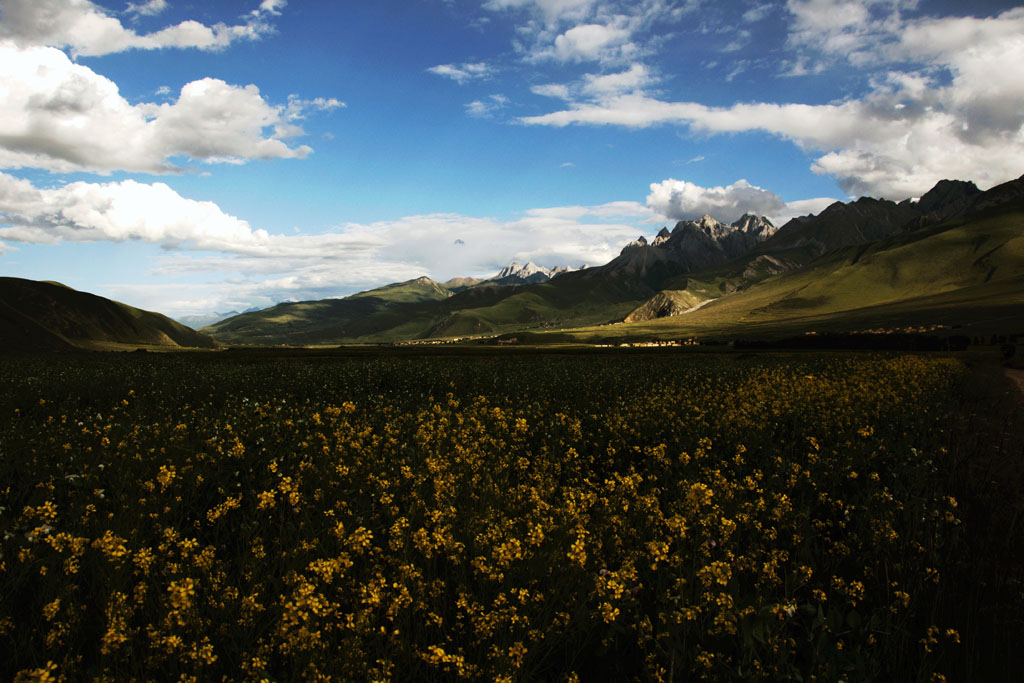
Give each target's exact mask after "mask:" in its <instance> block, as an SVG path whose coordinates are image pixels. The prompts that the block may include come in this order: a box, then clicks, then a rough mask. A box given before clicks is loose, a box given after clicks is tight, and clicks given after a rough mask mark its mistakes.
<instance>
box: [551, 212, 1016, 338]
mask: <svg viewBox="0 0 1024 683" xmlns="http://www.w3.org/2000/svg"><path fill="white" fill-rule="evenodd" d="M1022 226H1024V210H1022V209H1021V208H1020V207H1017V208H1015V209H1014V210H1011V211H1003V212H998V213H994V214H989V215H981V216H977V217H975V218H973V219H971V220H969V221H959V222H954V223H951V224H945V225H942V226H937V227H933V228H930V229H926V230H922V231H918V232H915V233H910V234H907V235H901V236H898V237H894V238H890V239H888V240H883V241H881V242H876V243H873V244H870V245H865V246H858V247H847V248H843V249H839V250H836V251H834V252H831V253H829V254H826V255H825V256H823V257H822V258H820V259H818V260H816V261H814V262H812V263H811V264H809V265H808V267H807V268H805V269H802V270H798V271H793V272H790V273H785V274H783V275H780V276H776V277H773V278H770V279H768V280H765V281H764V282H762V283H760V284H758V285H755V286H752V287H750V288H748V289H745V290H743V291H740V292H737V293H735V294H732V295H728V296H725V297H722V298H721V299H720V300H718V301H715V302H713V303H710V304H708V305H707V306H704V307H702V308H701V309H699V310H697V311H694V312H692V313H689V314H686V315H684V316H677V317H673V318H664V319H660V320H654V321H647V322H642V323H630V324H622V325H616V326H613V327H602V328H600V329H595V328H591V329H580V330H575V331H573V332H572V333H571V334H570V335H569V336H570V337H571V338H573V339H586V338H594V337H616V338H629V337H660V338H678V337H685V336H691V335H698V336H703V335H727V336H764V335H767V336H773V335H788V334H794V333H801V332H804V331H809V330H818V331H850V330H857V329H864V328H874V327H879V326H883V327H884V326H900V327H904V326H907V325H920V324H933V323H941V324H947V325H954V324H967V325H974V326H980V328H988V327H991V328H994V329H1009V328H1011V327H1015V326H1016V327H1022V328H1024V227H1022ZM1018 321H1022V322H1018ZM1022 331H1024V330H1022Z"/></svg>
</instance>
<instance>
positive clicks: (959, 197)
mask: <svg viewBox="0 0 1024 683" xmlns="http://www.w3.org/2000/svg"><path fill="white" fill-rule="evenodd" d="M979 194H981V190H979V189H978V186H977V185H975V184H974V183H972V182H969V181H963V180H940V181H939V182H938V183H936V185H935V187H933V188H932V189H930V190H928V191H927V192H926V193H924V195H922V196H921V198H920V199H919V200H918V201H917V208H918V210H919V211H921V212H922V213H931V212H932V211H938V210H940V209H943V208H945V207H947V206H949V205H951V204H954V203H966V202H967V201H970V200H971V199H973V198H974V197H976V196H978V195H979Z"/></svg>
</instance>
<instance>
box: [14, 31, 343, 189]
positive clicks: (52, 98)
mask: <svg viewBox="0 0 1024 683" xmlns="http://www.w3.org/2000/svg"><path fill="white" fill-rule="evenodd" d="M0 63H2V64H3V65H4V69H3V70H0V92H3V93H4V96H3V97H2V98H0V168H19V167H34V168H43V169H47V170H50V171H56V172H72V171H96V172H101V173H102V172H108V171H113V170H119V169H120V170H126V171H140V172H146V173H164V172H173V171H176V170H178V169H179V166H178V164H177V163H176V162H175V161H173V158H174V157H182V156H184V157H188V158H191V159H194V160H199V161H211V162H215V161H234V162H237V161H244V160H249V159H275V158H279V159H286V158H302V157H304V156H306V155H308V154H309V153H310V152H311V151H312V150H311V149H310V148H309V147H307V146H305V145H301V146H298V147H291V146H289V145H288V143H287V142H286V141H285V140H286V139H288V138H290V137H293V136H296V135H300V134H301V133H302V130H301V129H300V128H298V127H297V126H296V125H294V123H291V122H293V121H295V120H296V119H298V118H301V116H302V113H303V112H304V111H307V110H310V109H312V110H329V109H333V108H336V107H340V106H343V103H341V102H339V101H338V100H335V99H316V100H308V101H307V100H299V99H295V98H293V99H292V100H290V101H289V103H288V105H284V106H282V105H273V104H271V103H269V102H267V101H266V100H265V99H264V98H263V97H262V95H261V94H260V92H259V89H258V88H257V87H256V86H254V85H248V86H235V85H230V84H228V83H225V82H224V81H221V80H218V79H213V78H204V79H201V80H198V81H193V82H191V83H188V84H186V85H185V86H184V87H182V89H181V91H180V93H179V94H178V97H177V100H176V101H173V102H167V103H163V104H152V103H141V104H130V103H129V102H128V101H127V100H125V99H124V97H122V96H121V94H120V93H119V91H118V88H117V85H115V84H114V83H113V82H112V81H110V80H109V79H107V78H105V77H103V76H101V75H99V74H97V73H95V72H94V71H92V70H91V69H89V68H88V67H86V66H83V65H80V64H75V63H73V62H72V61H71V60H70V59H68V57H67V55H65V54H64V53H63V52H62V51H60V50H57V49H55V48H48V47H32V48H18V47H15V46H14V45H11V44H10V43H6V44H4V43H0Z"/></svg>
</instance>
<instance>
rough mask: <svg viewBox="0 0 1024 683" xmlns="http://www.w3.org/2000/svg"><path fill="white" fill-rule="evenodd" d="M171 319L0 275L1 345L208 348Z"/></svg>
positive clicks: (207, 343) (201, 337) (204, 341)
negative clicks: (0, 276)
mask: <svg viewBox="0 0 1024 683" xmlns="http://www.w3.org/2000/svg"><path fill="white" fill-rule="evenodd" d="M213 345H214V342H213V340H212V339H210V338H209V337H207V336H206V335H202V334H199V333H197V332H196V331H194V330H192V329H190V328H188V327H186V326H184V325H182V324H181V323H178V322H175V321H174V320H171V319H170V318H168V317H166V316H163V315H160V314H159V313H153V312H150V311H143V310H140V309H137V308H133V307H132V306H128V305H126V304H122V303H119V302H117V301H111V300H110V299H105V298H103V297H100V296H96V295H94V294H88V293H86V292H79V291H76V290H74V289H71V288H70V287H66V286H64V285H61V284H60V283H54V282H35V281H33V280H23V279H20V278H7V277H5V278H0V348H3V349H8V350H11V349H14V350H51V351H57V350H71V349H74V348H86V349H111V348H126V347H127V348H134V347H152V348H166V347H172V348H179V347H191V348H212V347H213Z"/></svg>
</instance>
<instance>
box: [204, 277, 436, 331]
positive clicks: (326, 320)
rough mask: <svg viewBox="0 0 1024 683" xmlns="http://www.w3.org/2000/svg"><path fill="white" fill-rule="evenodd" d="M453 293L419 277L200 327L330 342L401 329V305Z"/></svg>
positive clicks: (267, 309)
mask: <svg viewBox="0 0 1024 683" xmlns="http://www.w3.org/2000/svg"><path fill="white" fill-rule="evenodd" d="M451 296H452V292H451V290H449V289H447V288H445V287H443V286H442V285H440V284H438V283H436V282H434V281H433V280H431V279H430V278H428V277H421V278H417V279H415V280H409V281H407V282H399V283H395V284H391V285H386V286H384V287H378V288H377V289H373V290H370V291H367V292H360V293H358V294H353V295H352V296H347V297H345V298H342V299H322V300H320V301H299V302H294V303H282V304H278V305H276V306H273V307H271V308H266V309H263V310H261V311H254V312H252V313H243V314H241V315H237V316H235V317H233V318H228V319H227V320H222V321H221V322H218V323H214V324H213V325H209V326H207V327H204V328H202V331H203V332H204V333H206V334H210V335H212V336H214V337H215V338H217V339H219V340H222V341H225V342H228V343H233V344H295V345H306V344H322V343H333V342H334V341H336V340H339V339H354V338H359V337H363V336H366V335H368V334H370V335H372V334H374V333H375V332H377V331H378V329H380V328H382V327H383V328H384V329H397V330H401V329H403V324H405V323H407V322H408V320H407V317H408V316H407V314H406V313H405V312H404V309H406V308H407V307H410V306H414V305H416V304H422V303H436V302H440V301H444V300H445V299H447V298H449V297H451ZM417 331H418V330H417ZM398 334H402V333H401V332H398ZM412 336H414V335H412Z"/></svg>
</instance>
